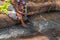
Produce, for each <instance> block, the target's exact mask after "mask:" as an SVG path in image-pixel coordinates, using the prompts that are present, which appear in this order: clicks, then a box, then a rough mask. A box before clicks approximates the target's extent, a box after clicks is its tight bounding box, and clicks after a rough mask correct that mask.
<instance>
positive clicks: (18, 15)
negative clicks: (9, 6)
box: [17, 13, 27, 28]
mask: <svg viewBox="0 0 60 40" xmlns="http://www.w3.org/2000/svg"><path fill="white" fill-rule="evenodd" d="M17 17H18V20H19V21H21V23H22V26H23V27H25V28H27V25H26V24H25V23H24V21H23V19H22V17H21V14H18V13H17Z"/></svg>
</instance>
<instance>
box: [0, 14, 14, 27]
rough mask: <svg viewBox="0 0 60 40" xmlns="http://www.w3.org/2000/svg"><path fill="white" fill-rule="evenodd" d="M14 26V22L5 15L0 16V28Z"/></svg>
mask: <svg viewBox="0 0 60 40" xmlns="http://www.w3.org/2000/svg"><path fill="white" fill-rule="evenodd" d="M14 24H15V21H13V20H12V19H11V18H9V17H8V16H7V15H5V14H0V28H3V27H8V26H12V25H14Z"/></svg>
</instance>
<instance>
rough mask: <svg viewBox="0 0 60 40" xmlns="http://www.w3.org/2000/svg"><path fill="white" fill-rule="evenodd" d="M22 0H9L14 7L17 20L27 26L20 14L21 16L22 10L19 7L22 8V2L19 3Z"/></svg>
mask: <svg viewBox="0 0 60 40" xmlns="http://www.w3.org/2000/svg"><path fill="white" fill-rule="evenodd" d="M21 1H22V0H20V1H19V0H11V2H12V4H13V6H14V8H15V12H16V15H17V17H16V18H17V19H18V21H20V22H21V23H22V26H23V27H25V28H26V27H27V25H26V24H25V23H24V20H23V19H22V16H23V10H22V9H21V8H22V3H21Z"/></svg>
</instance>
